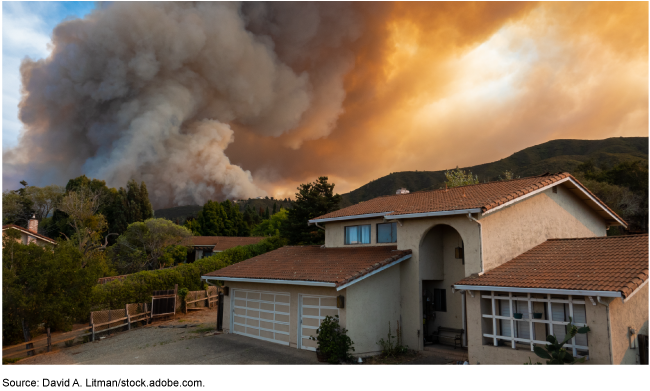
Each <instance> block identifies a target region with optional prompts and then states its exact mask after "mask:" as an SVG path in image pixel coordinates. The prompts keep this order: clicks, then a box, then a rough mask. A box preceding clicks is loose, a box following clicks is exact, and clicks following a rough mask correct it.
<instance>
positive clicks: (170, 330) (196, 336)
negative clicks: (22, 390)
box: [14, 310, 451, 365]
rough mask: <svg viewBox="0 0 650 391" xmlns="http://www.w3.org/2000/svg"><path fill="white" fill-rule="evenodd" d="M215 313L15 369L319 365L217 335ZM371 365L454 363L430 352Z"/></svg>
mask: <svg viewBox="0 0 650 391" xmlns="http://www.w3.org/2000/svg"><path fill="white" fill-rule="evenodd" d="M216 314H217V312H216V310H203V311H193V312H190V313H189V314H187V315H177V316H176V318H174V319H170V320H167V321H156V322H154V323H152V324H150V325H148V326H142V327H137V328H134V329H132V330H130V331H123V332H117V333H114V334H112V335H110V336H106V337H104V338H102V339H100V340H99V341H95V342H89V343H78V344H75V345H74V346H72V347H69V348H62V349H59V350H56V351H54V352H51V353H44V354H39V355H36V356H34V357H29V358H25V359H22V360H20V361H18V362H17V363H16V364H14V365H30V364H32V365H34V364H36V365H47V364H55V365H61V364H63V365H66V364H67V365H75V364H82V365H92V364H108V365H110V364H129V365H133V364H136V365H137V364H158V365H160V364H163V365H164V364H170V365H179V364H180V365H184V364H319V362H318V361H317V360H316V354H315V353H314V352H311V351H306V350H298V349H295V348H290V347H288V346H282V345H278V344H275V343H272V342H267V341H262V340H257V339H253V338H248V337H244V336H240V335H234V334H221V333H217V332H216V324H215V323H216V317H217V316H216ZM364 363H368V364H443V365H444V364H450V363H451V360H449V359H448V358H444V357H439V356H437V355H435V354H434V355H432V354H431V353H430V352H426V351H425V352H417V353H413V354H411V355H409V356H408V357H403V358H401V359H397V360H393V359H391V360H380V359H375V360H365V362H364Z"/></svg>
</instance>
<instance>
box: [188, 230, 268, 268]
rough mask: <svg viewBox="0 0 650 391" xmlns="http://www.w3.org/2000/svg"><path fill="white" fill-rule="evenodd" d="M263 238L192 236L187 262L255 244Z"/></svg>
mask: <svg viewBox="0 0 650 391" xmlns="http://www.w3.org/2000/svg"><path fill="white" fill-rule="evenodd" d="M262 240H264V238H263V237H257V236H252V237H238V236H192V237H191V238H190V247H192V250H191V251H190V252H188V253H187V262H194V261H198V260H199V259H201V258H204V257H209V256H211V255H213V254H214V253H219V252H222V251H224V250H227V249H229V248H232V247H237V246H247V245H249V244H257V243H259V242H260V241H262Z"/></svg>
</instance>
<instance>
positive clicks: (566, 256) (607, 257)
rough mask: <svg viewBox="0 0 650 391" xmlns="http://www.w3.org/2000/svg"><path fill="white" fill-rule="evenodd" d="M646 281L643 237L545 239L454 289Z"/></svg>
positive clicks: (630, 285)
mask: <svg viewBox="0 0 650 391" xmlns="http://www.w3.org/2000/svg"><path fill="white" fill-rule="evenodd" d="M647 279H648V235H647V234H645V235H628V236H610V237H599V238H578V239H550V240H547V241H546V242H544V243H542V244H540V245H538V246H536V247H533V248H532V249H530V250H528V251H527V252H525V253H523V254H521V255H519V256H518V257H516V258H514V259H512V260H511V261H508V262H506V263H504V264H503V265H501V266H498V267H496V268H494V269H492V270H490V271H488V272H486V273H485V274H483V275H482V276H480V277H468V278H465V279H463V280H460V281H458V282H457V283H456V284H455V285H474V286H502V287H516V288H543V289H570V290H574V289H575V290H593V291H612V292H621V293H622V295H623V297H627V296H628V295H629V294H630V293H632V292H633V291H634V290H635V289H636V288H638V287H639V286H640V285H641V284H642V283H643V282H644V281H646V280H647Z"/></svg>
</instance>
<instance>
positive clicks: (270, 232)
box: [251, 208, 288, 236]
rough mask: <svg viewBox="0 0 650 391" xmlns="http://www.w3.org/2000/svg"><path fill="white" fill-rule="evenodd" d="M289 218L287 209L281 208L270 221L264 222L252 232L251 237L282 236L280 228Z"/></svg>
mask: <svg viewBox="0 0 650 391" xmlns="http://www.w3.org/2000/svg"><path fill="white" fill-rule="evenodd" d="M287 218H288V212H287V210H286V209H282V208H280V211H278V212H277V213H276V214H274V215H273V216H271V218H270V219H268V220H263V221H262V222H261V223H260V224H258V225H257V226H255V228H253V230H252V231H251V236H280V227H281V226H282V223H283V222H284V221H285V220H286V219H287Z"/></svg>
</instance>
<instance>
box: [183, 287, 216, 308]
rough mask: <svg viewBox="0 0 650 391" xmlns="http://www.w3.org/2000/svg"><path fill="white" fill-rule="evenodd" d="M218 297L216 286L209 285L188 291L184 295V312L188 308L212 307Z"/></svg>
mask: <svg viewBox="0 0 650 391" xmlns="http://www.w3.org/2000/svg"><path fill="white" fill-rule="evenodd" d="M218 299H219V291H218V288H217V287H216V286H210V287H208V289H207V290H204V291H189V292H187V296H185V313H187V311H188V310H205V309H210V308H214V307H215V306H216V305H217V301H218Z"/></svg>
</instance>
